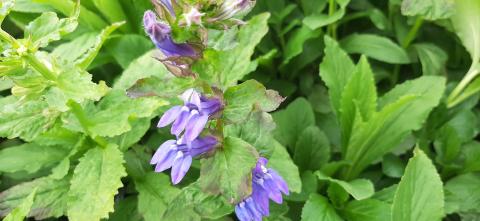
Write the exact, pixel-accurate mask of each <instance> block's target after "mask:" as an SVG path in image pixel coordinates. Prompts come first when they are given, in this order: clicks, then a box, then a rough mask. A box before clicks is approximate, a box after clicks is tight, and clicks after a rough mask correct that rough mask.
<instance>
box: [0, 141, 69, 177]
mask: <svg viewBox="0 0 480 221" xmlns="http://www.w3.org/2000/svg"><path fill="white" fill-rule="evenodd" d="M67 154H68V150H67V149H65V148H63V147H60V146H44V145H40V144H36V143H27V144H22V145H19V146H14V147H9V148H5V149H2V150H0V172H5V173H13V172H19V171H26V172H28V173H34V172H36V171H38V170H40V169H42V168H48V167H51V166H53V165H55V164H56V163H58V161H60V160H61V159H63V158H64V157H65V156H66V155H67Z"/></svg>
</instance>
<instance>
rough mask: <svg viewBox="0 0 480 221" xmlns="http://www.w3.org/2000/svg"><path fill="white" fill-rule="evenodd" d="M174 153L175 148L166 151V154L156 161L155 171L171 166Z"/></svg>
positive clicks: (161, 170) (175, 152)
mask: <svg viewBox="0 0 480 221" xmlns="http://www.w3.org/2000/svg"><path fill="white" fill-rule="evenodd" d="M176 154H177V151H175V150H170V151H168V152H167V154H166V156H165V157H164V158H163V159H162V160H160V161H159V162H158V163H157V166H156V167H155V172H163V171H164V170H166V169H168V168H170V167H172V165H173V162H174V160H175V155H176Z"/></svg>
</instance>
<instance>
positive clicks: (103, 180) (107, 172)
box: [67, 144, 126, 221]
mask: <svg viewBox="0 0 480 221" xmlns="http://www.w3.org/2000/svg"><path fill="white" fill-rule="evenodd" d="M123 162H124V160H123V154H122V152H120V151H119V150H118V148H117V146H116V145H112V144H109V145H107V146H106V147H95V148H93V149H91V150H89V151H88V152H87V153H86V154H85V155H84V156H83V157H82V158H81V159H80V163H79V164H78V166H77V167H76V168H75V171H74V174H73V177H72V180H71V186H70V191H69V194H68V196H69V200H68V212H67V213H68V217H69V219H70V220H72V221H77V220H78V221H83V220H92V221H94V220H100V219H102V218H107V217H108V213H110V212H113V198H114V196H115V194H116V193H117V189H118V188H120V187H122V185H123V184H122V181H121V180H120V179H121V178H122V177H124V176H126V172H125V168H124V167H123Z"/></svg>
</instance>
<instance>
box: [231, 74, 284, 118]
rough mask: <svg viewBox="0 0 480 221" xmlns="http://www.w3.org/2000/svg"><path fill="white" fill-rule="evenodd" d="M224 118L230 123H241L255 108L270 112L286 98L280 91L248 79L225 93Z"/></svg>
mask: <svg viewBox="0 0 480 221" xmlns="http://www.w3.org/2000/svg"><path fill="white" fill-rule="evenodd" d="M223 97H224V100H225V103H226V104H225V108H224V109H223V118H224V119H225V121H227V122H228V123H241V122H243V121H245V120H246V119H247V118H248V115H249V114H250V112H252V111H255V110H260V111H265V112H270V111H274V110H275V109H277V108H278V106H279V105H280V103H281V102H282V101H283V100H284V98H282V97H281V96H280V95H279V94H278V92H276V91H273V90H267V89H266V88H265V87H264V86H263V85H262V84H261V83H259V82H258V81H256V80H248V81H245V82H243V83H241V84H239V85H237V86H233V87H230V88H228V89H227V90H226V91H225V93H224V95H223Z"/></svg>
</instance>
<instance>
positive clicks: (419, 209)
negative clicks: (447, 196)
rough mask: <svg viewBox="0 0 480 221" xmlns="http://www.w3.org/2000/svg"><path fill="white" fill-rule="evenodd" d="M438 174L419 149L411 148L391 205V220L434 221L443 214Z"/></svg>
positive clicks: (440, 183)
mask: <svg viewBox="0 0 480 221" xmlns="http://www.w3.org/2000/svg"><path fill="white" fill-rule="evenodd" d="M442 187H443V185H442V180H441V179H440V176H439V175H438V173H437V170H436V169H435V166H434V165H433V164H432V161H430V159H428V157H427V155H425V154H424V153H423V152H422V151H421V150H420V149H415V151H414V156H413V157H412V158H410V160H409V161H408V164H407V168H406V169H405V174H404V175H403V177H402V180H400V183H399V184H398V187H397V191H396V192H395V198H394V199H393V205H392V221H436V220H441V219H442V217H443V216H444V212H443V208H444V202H443V188H442Z"/></svg>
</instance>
